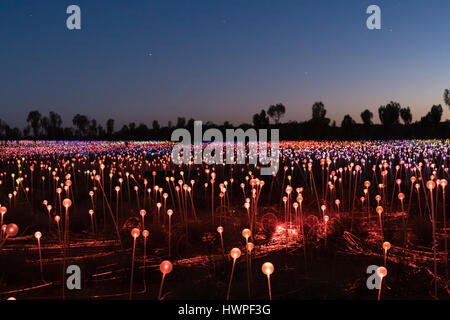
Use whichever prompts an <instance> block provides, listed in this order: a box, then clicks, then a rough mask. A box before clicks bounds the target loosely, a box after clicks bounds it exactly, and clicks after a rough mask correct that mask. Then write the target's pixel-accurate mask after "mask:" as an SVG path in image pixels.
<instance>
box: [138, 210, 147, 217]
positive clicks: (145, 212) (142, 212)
mask: <svg viewBox="0 0 450 320" xmlns="http://www.w3.org/2000/svg"><path fill="white" fill-rule="evenodd" d="M139 214H140V215H141V217H144V216H145V215H146V214H147V211H145V210H144V209H142V210H141V211H139Z"/></svg>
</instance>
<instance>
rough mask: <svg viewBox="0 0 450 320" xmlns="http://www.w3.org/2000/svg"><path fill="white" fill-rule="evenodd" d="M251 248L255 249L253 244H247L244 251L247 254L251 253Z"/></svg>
mask: <svg viewBox="0 0 450 320" xmlns="http://www.w3.org/2000/svg"><path fill="white" fill-rule="evenodd" d="M253 248H255V245H254V244H253V243H251V242H249V243H247V246H246V249H247V251H248V252H252V250H253Z"/></svg>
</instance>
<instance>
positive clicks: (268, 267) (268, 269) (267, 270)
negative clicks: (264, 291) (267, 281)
mask: <svg viewBox="0 0 450 320" xmlns="http://www.w3.org/2000/svg"><path fill="white" fill-rule="evenodd" d="M274 269H275V268H274V267H273V264H271V263H270V262H266V263H264V264H263V265H262V268H261V270H262V272H263V273H264V274H265V275H266V276H270V275H271V274H272V273H273V271H274Z"/></svg>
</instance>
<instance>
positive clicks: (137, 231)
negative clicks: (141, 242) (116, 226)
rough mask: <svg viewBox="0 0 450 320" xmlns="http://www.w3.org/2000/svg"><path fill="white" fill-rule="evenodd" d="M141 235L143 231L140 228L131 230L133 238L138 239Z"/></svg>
mask: <svg viewBox="0 0 450 320" xmlns="http://www.w3.org/2000/svg"><path fill="white" fill-rule="evenodd" d="M140 234H141V231H140V230H139V229H138V228H134V229H133V230H131V236H132V237H133V238H134V239H136V238H137V237H139V236H140Z"/></svg>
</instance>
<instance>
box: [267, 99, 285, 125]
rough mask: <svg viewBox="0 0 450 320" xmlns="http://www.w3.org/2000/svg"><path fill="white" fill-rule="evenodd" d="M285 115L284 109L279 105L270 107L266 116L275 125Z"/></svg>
mask: <svg viewBox="0 0 450 320" xmlns="http://www.w3.org/2000/svg"><path fill="white" fill-rule="evenodd" d="M285 113H286V107H285V106H284V105H283V104H281V103H278V104H275V105H271V106H270V107H269V110H267V114H268V115H269V117H271V118H272V119H273V120H274V121H275V123H276V124H278V123H279V122H280V118H281V117H282V116H283V115H284V114H285Z"/></svg>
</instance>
